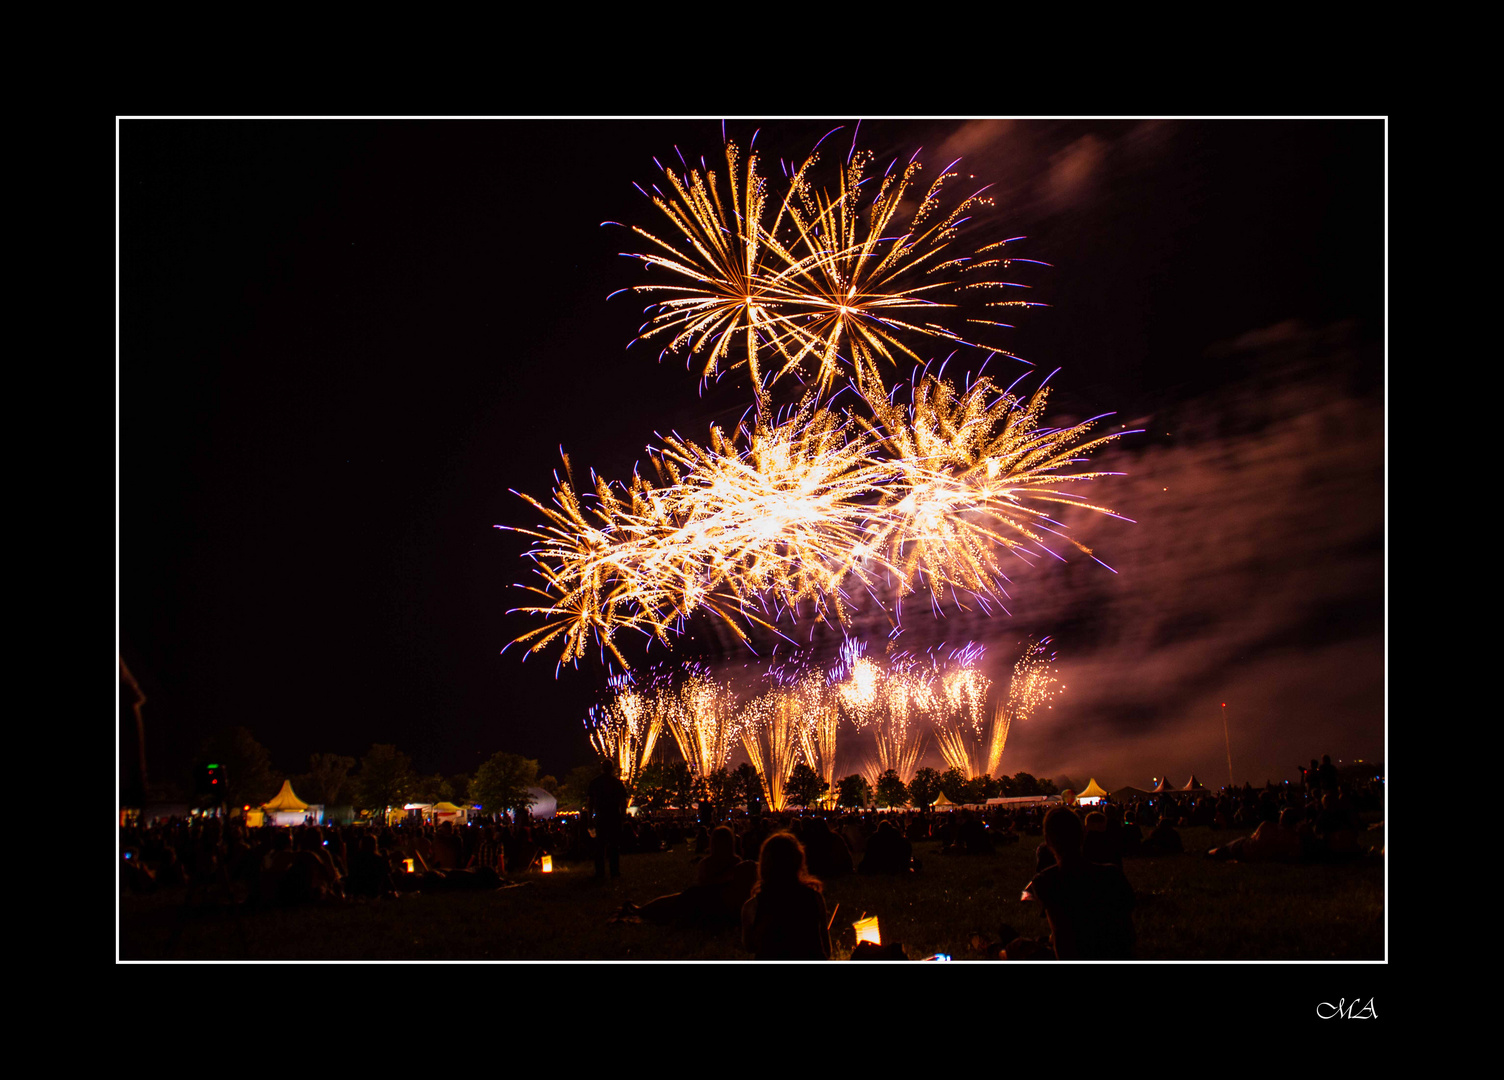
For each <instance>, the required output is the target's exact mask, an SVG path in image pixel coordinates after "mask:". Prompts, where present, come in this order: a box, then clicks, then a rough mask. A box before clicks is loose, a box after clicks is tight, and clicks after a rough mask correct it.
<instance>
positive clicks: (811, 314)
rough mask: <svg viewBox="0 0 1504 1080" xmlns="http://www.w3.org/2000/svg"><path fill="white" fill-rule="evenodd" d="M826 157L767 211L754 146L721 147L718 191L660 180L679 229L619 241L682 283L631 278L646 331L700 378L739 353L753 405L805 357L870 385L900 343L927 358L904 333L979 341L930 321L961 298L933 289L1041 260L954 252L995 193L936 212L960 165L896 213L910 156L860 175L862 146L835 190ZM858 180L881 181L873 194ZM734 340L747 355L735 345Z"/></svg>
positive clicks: (803, 168) (708, 177)
mask: <svg viewBox="0 0 1504 1080" xmlns="http://www.w3.org/2000/svg"><path fill="white" fill-rule="evenodd" d="M916 156H917V155H916ZM818 161H819V155H818V153H811V155H810V156H809V157H808V158H807V159H806V160H805V161H804V163H803V164H801V165H800V166H799V167H797V168H795V169H793V170H791V172H790V175H789V180H788V186H787V189H786V191H785V192H784V194H783V196H782V198H781V199H780V200H777V201H776V205H777V207H778V209H777V211H776V212H774V213H773V214H772V217H771V219H769V210H770V207H771V206H772V205H774V200H772V199H770V198H769V195H768V187H767V182H766V181H765V180H764V179H763V178H762V177H761V176H760V175H759V174H758V171H757V157H756V155H751V156H749V157H748V158H747V160H746V163H745V165H743V164H742V161H741V151H740V150H739V148H738V147H737V146H736V144H735V143H732V142H728V143H727V144H726V179H727V183H726V185H725V189H724V190H725V192H726V194H725V196H724V197H723V195H722V190H723V188H722V185H721V184H720V182H719V179H718V177H717V176H716V173H715V172H714V171H713V170H710V169H706V170H705V171H704V173H701V172H700V171H699V170H696V169H686V170H685V171H684V172H683V173H682V174H681V173H679V172H676V171H675V170H673V169H672V168H664V169H663V173H664V176H665V178H666V180H667V183H668V185H669V187H670V188H671V189H672V194H665V193H664V192H663V191H661V190H658V189H657V188H656V187H655V188H654V190H655V191H656V192H657V194H656V196H649V198H651V199H652V201H653V204H654V205H655V206H657V207H658V209H659V210H660V211H662V212H663V214H664V215H665V216H666V217H667V218H668V221H669V223H670V225H671V226H672V228H671V229H670V230H669V231H668V232H666V233H665V237H666V238H665V237H660V236H658V235H655V234H654V233H651V232H649V231H648V230H646V229H642V228H639V227H633V228H632V231H633V232H634V233H636V234H637V235H638V236H639V237H641V238H642V239H644V240H646V241H648V242H649V245H650V247H649V250H648V251H646V252H623V254H624V255H626V256H627V257H629V258H634V259H638V260H640V261H642V263H643V264H644V266H645V267H647V268H652V267H658V268H661V269H663V270H666V271H667V272H668V273H669V275H670V276H671V278H672V280H673V282H674V284H657V283H656V282H655V283H653V284H648V285H638V286H633V287H632V288H633V290H634V291H635V292H638V293H641V294H645V295H647V296H648V297H649V298H655V297H662V299H655V302H654V303H652V304H650V305H649V307H648V308H647V312H646V313H647V314H648V316H649V317H648V320H647V322H646V323H644V324H643V327H642V329H641V330H640V331H639V340H648V339H652V338H655V337H661V336H663V335H670V339H669V342H668V345H667V347H666V348H665V352H680V351H683V352H687V353H688V354H690V355H691V356H694V355H697V354H699V355H704V357H705V365H704V368H703V369H702V372H701V377H702V379H703V378H709V377H711V376H712V375H717V374H719V373H721V372H722V371H724V370H730V369H734V368H736V367H739V366H741V365H742V364H743V363H745V364H746V365H747V367H748V372H749V374H750V376H751V379H752V385H753V389H754V392H755V394H756V396H757V404H758V409H759V411H761V410H763V409H765V408H766V406H767V403H768V399H767V386H768V385H770V384H771V383H772V382H774V381H776V380H777V379H778V378H780V377H782V376H784V375H788V374H792V373H796V372H798V371H799V370H800V368H801V365H802V364H803V363H804V362H805V361H806V360H807V359H809V360H812V361H813V363H814V364H815V367H816V371H815V380H816V383H817V385H818V387H819V389H820V391H821V392H822V393H823V392H824V391H826V390H828V389H829V387H830V386H831V385H832V384H833V383H834V382H835V381H836V379H837V377H838V376H839V374H840V372H841V371H842V370H843V364H844V365H847V366H849V369H850V376H851V378H852V380H853V382H854V383H855V384H856V385H857V386H858V387H861V388H865V389H866V390H868V391H872V390H874V389H876V388H879V387H881V384H882V376H881V372H880V370H879V366H878V361H879V359H881V360H885V361H887V362H889V363H897V362H898V355H899V354H902V355H903V356H907V357H911V358H913V359H916V360H918V359H920V357H919V355H918V354H917V353H916V352H915V351H914V350H913V348H912V347H911V346H910V345H908V344H906V343H905V339H906V338H914V339H920V340H942V341H947V342H953V343H956V344H961V345H971V344H976V343H975V342H972V341H969V340H968V339H967V337H965V336H963V335H961V334H958V333H956V332H955V331H954V330H952V329H949V328H947V327H945V326H943V325H941V324H940V323H937V322H935V321H933V320H934V318H935V317H936V316H937V315H939V314H940V313H941V312H942V311H944V310H945V309H948V308H953V307H955V306H956V304H955V302H954V300H952V302H950V303H947V302H945V301H944V300H943V299H939V298H945V297H952V298H954V297H958V295H959V294H960V293H963V292H967V291H973V290H1003V289H1008V288H1022V287H1024V286H1021V285H1020V284H1019V283H1017V282H1010V281H1003V280H1001V279H1000V278H998V277H997V276H996V275H997V274H998V273H1000V272H1001V271H1003V270H1005V269H1007V268H1008V267H1009V266H1010V264H1011V263H1012V262H1014V261H1023V262H1035V261H1037V260H1013V259H1009V258H1004V257H1002V256H1000V255H998V254H996V253H997V252H998V251H1000V250H1001V249H1002V247H1003V245H1004V244H1006V243H1008V241H1002V242H1000V243H993V244H988V245H986V246H984V247H982V248H980V249H978V250H977V251H976V252H975V253H974V254H968V255H960V256H956V255H954V254H952V253H951V252H950V251H949V250H948V249H949V248H950V246H951V244H952V243H953V242H954V241H955V240H956V239H957V238H958V235H959V231H960V228H961V226H962V225H963V224H964V223H965V222H966V221H967V220H968V218H969V216H970V212H971V211H972V210H973V209H975V208H977V207H979V206H982V205H990V204H991V200H990V199H988V198H985V197H984V192H985V191H986V189H985V188H983V189H982V190H980V191H976V192H974V193H972V194H971V195H969V196H967V197H966V198H964V199H962V200H961V201H960V202H959V204H957V205H956V206H955V207H953V208H952V209H951V210H949V211H948V212H945V213H942V212H941V210H940V205H941V203H942V201H943V199H942V190H943V189H944V188H945V187H946V185H947V183H948V182H949V181H950V180H952V179H954V178H955V177H956V176H957V175H959V174H958V173H956V172H954V171H952V170H953V166H954V165H955V164H956V163H955V162H952V163H951V166H947V167H946V169H945V170H943V171H942V172H941V174H940V175H939V176H938V177H937V178H936V179H935V180H934V181H933V182H932V183H931V184H930V185H929V187H928V189H927V190H926V191H925V193H924V195H923V197H922V198H920V199H918V203H917V209H916V210H915V212H914V214H913V216H912V218H910V219H909V220H908V222H907V223H901V222H900V220H899V213H900V209H901V208H902V207H903V206H905V205H913V204H914V202H915V200H914V197H913V196H912V195H910V189H911V188H913V187H914V185H915V184H916V183H917V182H918V179H919V174H920V172H921V166H920V165H919V164H918V163H917V162H916V161H914V160H910V161H909V163H908V164H907V165H905V166H904V167H903V168H902V169H901V170H899V171H896V172H895V171H894V168H893V166H892V165H890V166H889V168H888V170H887V172H886V173H885V175H884V176H883V177H881V179H879V180H877V182H876V183H875V184H874V183H872V182H871V180H870V179H869V178H867V177H866V175H865V174H866V172H867V170H868V168H869V167H870V166H871V163H872V154H871V153H870V152H867V151H860V152H854V153H853V154H852V155H851V156H850V157H849V158H848V160H847V162H846V163H845V165H844V166H843V167H840V168H839V169H838V173H837V179H836V183H835V185H834V189H833V190H827V189H826V188H822V187H818V186H817V185H816V183H815V180H814V173H815V171H816V165H817V163H818ZM864 187H865V188H866V189H867V190H868V191H873V190H874V188H875V191H874V193H873V195H872V197H871V198H870V199H868V200H865V201H864V200H863V199H862V193H863V188H864ZM644 193H645V194H646V192H644ZM984 256H985V257H984ZM1020 306H1022V307H1030V306H1039V305H1036V304H1032V303H1030V302H1029V301H1024V300H1002V299H995V300H989V301H986V302H985V307H987V308H1001V307H1020ZM965 321H966V322H967V323H970V324H972V326H973V327H975V328H981V327H991V326H998V327H1002V326H1006V325H1007V324H1005V323H999V322H997V321H995V320H994V319H991V318H968V319H966V320H965ZM968 332H969V331H968ZM738 343H740V344H741V346H742V349H741V352H740V353H736V352H734V351H733V349H734V347H735V345H736V344H738ZM988 347H989V348H991V347H990V346H988ZM991 351H994V352H1002V351H1003V350H1001V349H996V348H991ZM764 354H767V355H770V356H773V357H775V358H776V359H775V361H774V363H775V364H776V369H775V368H769V369H768V370H766V371H765V370H764V369H763V364H762V359H761V357H762V356H763V355H764Z"/></svg>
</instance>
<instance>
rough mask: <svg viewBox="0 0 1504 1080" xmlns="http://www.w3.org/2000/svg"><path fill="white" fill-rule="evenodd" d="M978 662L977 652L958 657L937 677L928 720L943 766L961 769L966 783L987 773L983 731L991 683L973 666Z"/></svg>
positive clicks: (987, 743)
mask: <svg viewBox="0 0 1504 1080" xmlns="http://www.w3.org/2000/svg"><path fill="white" fill-rule="evenodd" d="M979 659H980V650H978V651H977V652H975V653H973V654H971V655H968V656H965V657H962V658H961V659H960V663H958V664H955V665H951V666H950V667H949V670H944V671H942V672H941V673H940V674H939V676H938V678H937V682H938V683H939V686H940V692H939V693H938V694H936V695H935V704H936V707H935V710H934V712H933V714H932V717H931V722H932V723H933V725H934V732H935V742H936V744H937V745H938V746H939V748H940V756H941V757H942V758H944V759H945V764H946V765H947V766H949V767H950V768H953V769H959V770H961V772H963V773H964V774H965V775H966V778H967V779H968V780H974V779H976V778H977V777H979V776H982V775H990V773H988V771H987V765H988V762H989V760H990V753H989V751H990V735H989V733H988V732H987V731H986V728H987V727H988V726H989V725H988V724H987V723H986V721H985V719H984V717H985V714H986V710H987V692H988V690H989V689H991V687H992V680H991V679H989V678H987V676H986V675H984V674H982V672H981V671H980V670H978V669H977V668H976V667H975V666H973V664H974V662H975V660H979Z"/></svg>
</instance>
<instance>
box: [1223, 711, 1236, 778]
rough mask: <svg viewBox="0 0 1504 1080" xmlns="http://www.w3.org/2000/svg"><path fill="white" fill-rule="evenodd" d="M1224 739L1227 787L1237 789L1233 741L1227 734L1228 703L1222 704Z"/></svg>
mask: <svg viewBox="0 0 1504 1080" xmlns="http://www.w3.org/2000/svg"><path fill="white" fill-rule="evenodd" d="M1222 739H1223V741H1224V742H1226V743H1227V787H1228V790H1229V791H1230V790H1232V788H1234V787H1236V786H1237V785H1235V784H1234V783H1233V780H1232V739H1231V738H1229V737H1228V734H1227V702H1225V701H1224V702H1223V703H1222Z"/></svg>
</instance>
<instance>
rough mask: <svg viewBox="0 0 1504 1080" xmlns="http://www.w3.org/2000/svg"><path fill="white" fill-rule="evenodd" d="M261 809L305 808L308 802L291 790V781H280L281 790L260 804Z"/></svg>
mask: <svg viewBox="0 0 1504 1080" xmlns="http://www.w3.org/2000/svg"><path fill="white" fill-rule="evenodd" d="M261 809H263V810H307V809H308V804H307V803H306V802H304V801H303V800H302V799H300V798H298V796H297V795H296V794H295V793H294V792H293V790H292V781H291V780H284V781H282V790H281V791H279V792H277V794H275V795H274V796H272V797H271V799H270V800H268V801H267V802H264V803H262V804H261Z"/></svg>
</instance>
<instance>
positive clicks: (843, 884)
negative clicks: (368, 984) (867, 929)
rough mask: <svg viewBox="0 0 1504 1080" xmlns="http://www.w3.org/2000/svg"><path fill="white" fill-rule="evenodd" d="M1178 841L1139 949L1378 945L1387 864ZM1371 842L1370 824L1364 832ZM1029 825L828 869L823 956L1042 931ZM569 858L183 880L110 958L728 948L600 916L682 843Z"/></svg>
mask: <svg viewBox="0 0 1504 1080" xmlns="http://www.w3.org/2000/svg"><path fill="white" fill-rule="evenodd" d="M1181 835H1182V837H1183V838H1184V841H1185V847H1186V850H1187V852H1188V854H1185V855H1181V856H1172V857H1162V858H1157V859H1137V860H1128V861H1127V862H1125V864H1124V870H1125V872H1126V873H1127V875H1128V880H1129V881H1130V883H1131V884H1132V885H1133V888H1134V891H1135V893H1136V894H1137V897H1138V908H1137V910H1136V911H1135V913H1134V925H1135V926H1136V928H1137V931H1138V951H1137V955H1138V957H1139V958H1140V959H1144V960H1370V959H1371V960H1378V959H1383V957H1384V930H1383V926H1384V869H1383V867H1382V866H1381V865H1378V864H1376V863H1365V864H1363V865H1349V866H1282V865H1258V864H1244V863H1225V862H1214V861H1212V860H1208V859H1203V858H1202V857H1201V856H1200V853H1201V852H1202V851H1205V850H1206V849H1207V848H1209V847H1213V846H1215V845H1217V844H1220V843H1225V842H1226V841H1227V840H1229V839H1231V838H1232V837H1233V836H1236V835H1245V834H1244V833H1235V832H1228V831H1222V832H1212V831H1210V830H1207V829H1197V828H1186V829H1182V830H1181ZM1365 841H1366V842H1368V843H1371V844H1374V845H1375V846H1377V845H1379V844H1382V842H1383V841H1382V837H1381V836H1379V834H1377V833H1369V834H1368V835H1367V837H1365ZM1038 844H1039V840H1038V839H1037V838H1029V837H1025V838H1024V840H1023V841H1022V842H1021V843H1019V844H1017V845H1015V846H1012V847H1006V848H1003V849H1001V850H1000V851H999V852H998V853H997V854H996V855H992V856H974V857H968V856H941V855H940V854H939V845H938V844H931V843H920V844H916V845H915V854H916V855H917V856H918V857H919V858H920V859H921V860H922V861H923V863H924V869H923V870H922V871H921V872H920V873H918V874H915V875H912V876H910V877H908V878H903V879H893V878H864V877H858V876H852V877H847V878H842V879H836V880H833V881H830V882H828V883H827V884H826V888H825V896H826V906H827V907H828V908H834V907H835V905H836V904H839V905H840V909H839V911H837V913H836V918H835V923H834V925H833V927H832V929H831V937H832V941H833V943H834V945H835V953H836V956H837V957H838V958H840V959H846V958H847V957H849V956H850V954H851V949H852V946H853V944H854V939H855V935H854V932H853V931H852V928H851V923H852V921H853V920H855V919H856V918H858V917H860V916H861V915H862V914H864V913H867V914H875V915H877V916H879V918H880V919H881V921H882V935H883V941H884V943H889V942H901V943H902V944H903V947H904V951H905V952H906V953H907V954H908V956H909V957H910V958H911V959H920V958H923V957H925V956H929V955H932V954H934V953H937V952H944V953H948V954H950V955H951V956H952V957H953V958H954V959H956V960H965V959H973V958H976V957H977V954H976V953H975V952H974V951H973V949H972V947H971V938H972V935H973V933H974V932H976V931H980V932H981V933H982V934H983V935H984V936H985V937H987V938H989V939H995V938H996V937H997V929H998V927H999V925H1000V924H1002V923H1009V924H1011V925H1012V926H1014V927H1016V928H1017V929H1018V930H1019V932H1020V933H1022V934H1025V935H1028V936H1037V937H1044V936H1047V935H1048V927H1047V926H1046V924H1045V921H1044V918H1043V916H1042V914H1041V913H1040V908H1039V905H1038V904H1037V903H1032V904H1025V903H1023V902H1022V901H1020V899H1019V894H1020V893H1021V892H1022V890H1023V887H1024V885H1025V884H1027V882H1028V881H1029V879H1030V878H1031V877H1032V876H1033V869H1034V851H1035V848H1036V847H1037V846H1038ZM592 870H593V868H592V867H591V866H590V865H589V864H576V865H574V866H570V867H567V868H564V869H562V870H559V871H556V872H555V873H552V874H548V875H544V874H541V873H539V872H537V871H532V872H530V873H528V874H526V875H524V876H523V877H521V878H520V879H519V880H522V881H525V882H526V883H527V884H525V885H524V886H523V887H520V888H512V889H505V890H501V891H496V892H492V891H487V892H474V893H440V894H422V893H408V894H406V895H404V896H403V897H402V898H401V899H398V900H391V901H382V902H379V903H360V904H345V905H338V906H330V907H322V908H304V909H289V910H263V911H245V912H241V911H231V910H212V909H211V910H190V909H188V908H186V907H185V906H184V903H183V897H182V894H181V892H178V893H171V892H169V893H163V894H157V895H148V896H133V895H124V896H122V897H121V899H120V921H119V930H120V942H119V956H120V958H121V959H124V960H167V959H173V960H221V959H254V960H307V959H318V960H733V959H746V958H747V954H746V953H744V952H742V951H741V948H740V943H739V941H738V939H737V934H736V931H735V930H733V929H730V928H728V929H726V930H724V931H711V930H698V929H696V930H677V929H672V928H668V927H659V926H652V925H647V924H635V923H616V924H610V923H608V922H607V920H608V919H609V917H610V916H611V914H612V913H613V912H614V911H616V909H617V908H618V907H619V906H620V905H621V902H622V901H623V900H625V899H628V898H630V899H633V900H636V901H637V902H638V903H644V902H646V901H648V900H651V899H652V898H653V897H655V896H660V895H663V894H665V893H670V892H677V891H679V890H680V889H683V888H684V887H685V886H687V885H689V884H691V883H692V882H693V874H694V871H693V867H692V865H691V863H690V860H689V855H688V852H687V851H686V849H685V848H684V847H683V846H680V847H677V848H675V849H673V850H670V851H667V852H662V853H659V854H652V855H627V856H623V858H622V877H621V879H620V880H619V881H615V882H611V883H609V884H600V883H596V882H594V881H592Z"/></svg>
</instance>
